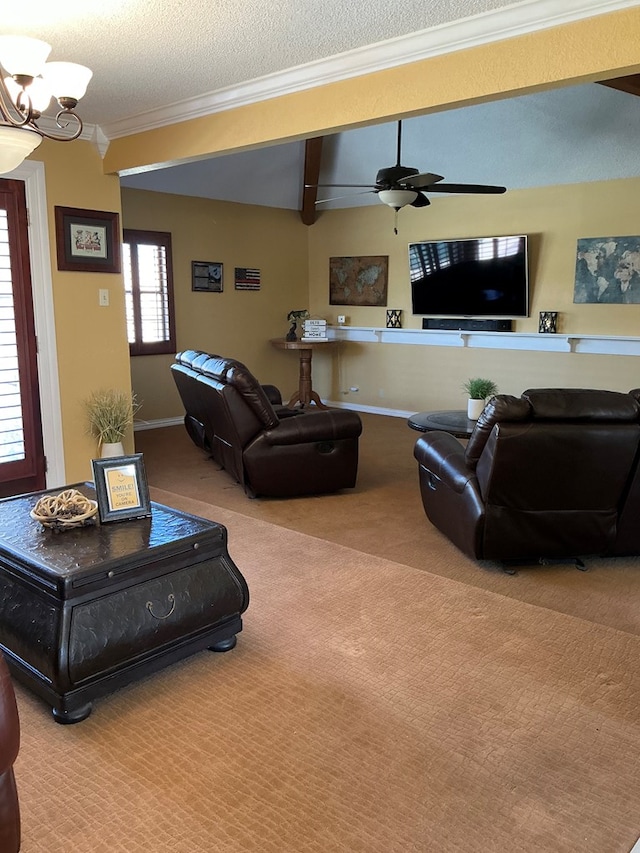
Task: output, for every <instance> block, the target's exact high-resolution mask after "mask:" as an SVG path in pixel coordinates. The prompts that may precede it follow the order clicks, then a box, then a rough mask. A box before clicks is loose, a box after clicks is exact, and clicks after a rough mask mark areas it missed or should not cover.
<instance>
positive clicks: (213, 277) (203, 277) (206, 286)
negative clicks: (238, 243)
mask: <svg viewBox="0 0 640 853" xmlns="http://www.w3.org/2000/svg"><path fill="white" fill-rule="evenodd" d="M222 288H223V285H222V264H221V263H219V262H218V261H191V290H204V291H207V292H208V293H222Z"/></svg>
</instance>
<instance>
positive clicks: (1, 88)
mask: <svg viewBox="0 0 640 853" xmlns="http://www.w3.org/2000/svg"><path fill="white" fill-rule="evenodd" d="M50 51H51V45H49V44H47V43H46V42H44V41H40V40H39V39H34V38H29V37H27V36H0V175H2V174H5V173H6V172H10V171H11V170H12V169H15V168H16V167H17V166H19V165H20V163H22V161H23V160H24V159H25V157H28V156H29V154H31V153H32V151H34V150H35V149H36V148H37V147H38V145H40V143H41V142H42V140H43V138H46V139H53V140H55V141H57V142H71V141H72V140H74V139H77V138H78V137H79V136H80V134H81V133H82V120H81V118H80V116H78V115H77V114H76V112H75V108H76V106H77V105H78V101H79V100H80V98H81V97H82V96H83V95H84V93H85V92H86V91H87V85H88V83H89V80H91V76H92V73H93V72H92V71H90V69H89V68H85V66H84V65H77V64H76V63H75V62H47V57H48V56H49V53H50ZM52 98H55V100H56V101H57V107H56V110H57V111H56V113H55V115H54V114H53V113H52V114H51V117H50V119H51V120H53V119H55V125H56V129H55V130H54V131H53V132H52V131H50V130H49V129H45V127H41V126H40V125H39V124H38V122H39V121H40V120H41V119H46V118H47V117H46V116H45V115H44V112H45V110H47V109H48V108H49V106H50V103H51V100H52ZM50 123H52V122H51V121H50ZM58 128H59V130H60V132H58V130H57V129H58Z"/></svg>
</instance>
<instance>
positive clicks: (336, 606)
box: [16, 489, 640, 853]
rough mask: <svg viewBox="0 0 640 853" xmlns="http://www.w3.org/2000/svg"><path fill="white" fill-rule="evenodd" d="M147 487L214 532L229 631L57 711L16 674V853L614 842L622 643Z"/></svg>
mask: <svg viewBox="0 0 640 853" xmlns="http://www.w3.org/2000/svg"><path fill="white" fill-rule="evenodd" d="M152 491H153V497H154V499H156V500H161V501H163V502H165V503H168V504H172V505H174V506H177V507H178V508H183V509H186V510H187V511H190V512H194V513H196V514H198V515H203V516H207V517H210V518H214V519H217V520H219V521H222V523H224V524H225V525H226V526H227V527H228V529H229V549H230V553H231V556H232V557H233V559H234V560H235V562H236V563H237V565H238V567H239V568H240V570H241V571H242V572H243V574H244V575H245V577H246V578H247V581H248V583H249V587H250V590H251V596H252V598H251V604H250V606H249V609H248V611H247V613H246V614H245V617H244V619H245V630H244V631H243V632H242V633H241V634H240V636H239V642H238V646H237V647H236V649H234V650H233V651H232V652H229V653H227V654H225V655H214V654H211V653H202V654H199V655H196V656H194V657H192V658H190V659H189V660H188V661H186V662H183V663H181V664H177V665H175V666H173V667H171V668H170V669H167V670H165V671H163V672H161V673H159V674H157V675H155V676H153V677H150V678H148V679H146V680H144V681H143V682H140V683H138V684H135V685H131V686H130V687H128V688H125V689H123V690H120V691H118V692H117V693H115V694H113V695H111V696H109V697H106V698H104V699H102V700H100V701H99V702H97V703H96V707H95V710H94V712H93V714H92V715H91V716H90V717H89V718H88V719H87V720H86V721H84V722H83V723H80V724H78V725H75V726H69V727H63V726H59V725H57V724H55V723H54V722H53V720H52V718H51V716H50V713H49V711H48V709H47V708H46V707H45V706H44V705H43V704H42V703H41V702H40V700H38V699H36V698H35V697H33V696H32V695H31V694H30V693H28V692H27V691H25V690H24V689H23V688H21V687H18V688H17V692H18V702H19V709H20V715H21V721H22V732H23V743H22V749H21V752H20V755H19V758H18V762H17V765H16V774H17V778H18V785H19V791H20V797H21V804H22V814H23V836H24V838H23V848H22V849H23V853H103V851H104V853H118V851H123V853H125V852H126V853H143V851H144V853H151V851H153V853H201V851H202V853H205V851H206V853H209V852H210V851H211V853H272V851H273V853H306V851H309V853H408V851H416V852H417V851H419V853H427V851H428V853H453V851H461V853H462V851H464V853H469V851H478V853H480V851H482V853H492V852H493V851H495V853H517V851H527V853H545V851H549V853H578V851H579V852H580V853H585V851H589V853H628V851H629V850H630V849H631V848H632V846H633V844H634V843H635V841H636V839H637V838H638V835H640V822H639V819H638V803H639V802H640V774H639V773H638V766H640V724H639V719H638V706H639V700H640V689H639V688H640V685H639V683H638V676H637V663H638V652H639V651H640V648H639V646H640V639H639V638H638V637H636V636H634V635H633V634H631V633H629V632H625V631H619V630H615V629H613V628H611V627H608V626H606V625H602V624H596V623H594V622H589V621H587V620H584V619H580V618H576V617H573V616H568V615H566V614H562V613H558V612H555V611H552V610H549V609H545V608H541V607H538V606H534V605H531V604H527V603H524V602H520V601H517V600H514V599H513V598H512V597H508V596H505V595H500V594H497V593H494V592H491V591H487V590H483V589H479V588H477V587H474V586H471V585H468V584H464V583H460V582H458V581H456V580H452V579H450V578H447V577H444V576H439V575H438V574H434V573H432V572H430V571H424V570H422V571H421V570H417V569H415V568H412V567H410V566H404V565H399V564H397V563H393V562H391V561H389V560H386V559H383V558H380V557H376V556H373V555H371V554H367V553H364V552H362V551H357V550H355V549H351V548H347V547H344V546H341V545H338V544H335V543H331V542H327V541H325V540H323V539H320V538H315V537H313V536H309V535H305V534H302V533H299V532H296V531H293V530H287V529H284V528H282V527H278V526H276V525H273V524H270V523H268V522H265V521H261V520H259V519H255V518H249V517H247V516H243V515H240V514H238V513H236V512H234V511H232V510H229V509H226V508H221V507H216V506H210V505H207V504H203V503H199V502H197V501H193V500H189V499H186V498H184V497H181V496H178V495H174V494H171V493H169V492H163V491H161V490H159V489H153V490H152ZM435 561H437V555H436V557H435V558H434V564H433V567H434V569H437V568H438V567H437V565H435Z"/></svg>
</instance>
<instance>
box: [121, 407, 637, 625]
mask: <svg viewBox="0 0 640 853" xmlns="http://www.w3.org/2000/svg"><path fill="white" fill-rule="evenodd" d="M361 417H362V421H363V433H362V437H361V439H360V463H359V467H358V483H357V486H356V488H355V489H347V490H345V491H343V492H339V493H337V494H333V495H319V496H317V497H311V498H308V497H305V498H289V499H286V500H277V499H269V498H258V499H257V500H249V498H247V496H246V495H245V493H244V491H243V490H242V487H241V486H239V485H238V484H237V483H236V482H234V480H233V479H232V478H231V477H229V475H228V474H227V473H226V472H225V471H221V470H219V469H218V467H217V465H216V464H215V463H214V462H212V461H211V460H210V459H207V458H206V457H205V456H204V454H203V453H202V452H201V451H200V450H198V448H197V447H195V445H194V444H193V443H192V442H191V440H190V439H189V437H188V436H187V433H186V430H185V429H184V427H182V426H177V427H168V428H164V429H157V430H149V431H147V432H140V433H137V434H136V449H137V450H139V451H140V452H142V453H143V454H144V461H145V467H146V470H147V473H148V477H149V483H150V484H151V485H152V486H156V487H159V488H161V489H167V490H168V491H171V492H174V493H177V494H180V495H183V496H184V497H188V498H194V499H195V500H200V501H204V502H206V503H210V504H214V505H216V506H219V507H226V508H228V509H232V510H235V511H236V512H240V513H242V514H243V515H247V516H251V517H252V518H259V519H261V520H263V521H270V522H272V523H273V524H277V525H279V526H281V527H287V528H289V529H292V530H298V531H300V532H301V533H309V534H311V535H313V536H320V537H322V538H323V539H328V540H329V541H330V542H336V543H339V544H341V545H347V546H348V547H350V548H355V549H356V550H358V551H363V552H365V553H367V554H372V555H375V556H379V557H386V558H387V559H390V560H393V561H394V562H397V563H402V564H404V565H407V566H412V567H414V568H417V569H423V570H426V571H429V572H432V573H434V574H438V575H442V576H443V577H448V578H452V579H454V580H458V581H461V582H462V583H464V584H468V585H470V586H474V587H478V588H480V589H487V590H490V591H492V592H498V593H500V594H501V595H506V596H509V597H510V598H514V599H516V600H518V601H526V602H528V603H529V604H536V605H538V606H541V607H547V608H549V609H551V610H557V611H558V612H560V613H566V614H568V615H571V616H579V617H580V618H582V619H588V620H589V621H591V622H598V623H599V624H602V625H608V626H609V627H611V628H618V629H620V630H623V631H629V632H631V633H633V634H636V635H638V636H640V558H638V557H624V558H617V559H599V558H596V557H590V558H588V559H587V560H586V563H587V566H588V571H587V572H586V573H584V572H579V571H577V570H576V569H575V568H574V567H573V566H570V565H558V564H555V565H550V566H539V565H538V566H533V567H523V568H521V569H519V571H518V574H517V575H516V576H515V577H510V576H509V575H506V574H504V572H503V571H502V569H501V567H500V566H499V565H498V564H496V563H491V562H488V561H487V562H483V563H480V564H479V563H477V562H475V561H474V560H470V559H468V558H467V557H465V556H464V555H463V554H461V553H460V551H458V550H457V548H455V547H454V546H453V545H452V544H451V543H450V542H449V540H448V539H447V538H446V537H444V536H443V535H442V534H441V533H439V531H438V530H436V529H435V528H434V527H433V526H432V525H431V524H430V523H429V521H428V519H427V518H426V516H425V514H424V510H423V508H422V501H421V499H420V490H419V486H418V465H417V462H416V461H415V459H414V457H413V447H414V444H415V442H416V438H417V433H416V432H414V431H413V430H411V429H409V428H408V427H407V425H406V421H404V420H403V419H402V418H390V417H384V416H381V415H372V414H369V413H364V414H362V415H361Z"/></svg>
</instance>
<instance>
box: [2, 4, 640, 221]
mask: <svg viewBox="0 0 640 853" xmlns="http://www.w3.org/2000/svg"><path fill="white" fill-rule="evenodd" d="M611 2H612V0H609V3H610V5H611ZM617 2H618V5H637V4H636V3H634V2H633V0H617ZM589 3H592V4H593V5H594V7H597V5H598V4H597V2H596V0H563V3H556V4H553V3H552V4H551V6H549V3H548V2H546V0H520V2H516V3H509V2H505V0H403V2H402V3H390V2H389V0H348V2H344V0H253V2H252V3H250V4H249V3H242V4H240V3H238V0H216V2H215V3H214V2H211V0H192V2H191V3H190V4H184V3H183V2H182V0H85V2H83V4H82V6H81V7H78V6H77V4H73V5H72V4H71V3H70V2H68V0H23V2H22V3H20V4H13V5H10V4H4V5H3V9H2V16H1V29H0V32H2V33H22V34H26V35H32V36H35V37H38V38H43V39H45V40H46V41H49V43H50V44H52V45H53V51H52V53H51V57H50V58H51V59H52V60H54V59H68V60H72V61H75V62H80V63H83V64H86V65H88V66H89V67H91V68H92V69H93V71H94V77H93V79H92V81H91V84H90V86H89V90H88V92H87V95H86V96H85V98H84V99H83V100H82V102H81V109H80V112H81V114H82V116H83V118H84V119H85V121H86V122H90V123H94V124H97V125H99V126H101V127H102V128H106V129H107V130H108V128H109V125H111V124H113V123H114V122H119V121H120V122H121V121H123V120H126V119H128V118H130V117H137V116H140V115H141V114H144V113H145V112H147V111H149V110H155V109H157V108H161V107H166V106H167V105H172V104H178V103H180V102H183V101H185V99H187V98H192V97H194V96H201V95H206V94H208V93H215V92H217V91H218V90H221V89H225V88H229V87H231V88H233V87H234V86H236V87H237V86H240V85H241V84H245V83H247V82H248V81H255V80H257V79H259V78H262V77H264V76H266V75H273V74H277V73H278V72H282V71H285V70H287V69H293V68H298V67H299V66H305V65H308V63H311V62H314V61H317V60H322V59H325V58H327V57H331V56H335V55H339V54H344V53H345V52H348V51H353V50H354V49H358V48H365V47H367V46H369V45H374V44H377V43H380V42H387V41H388V40H393V39H398V38H399V37H402V36H406V35H408V34H411V33H416V32H418V31H425V30H430V29H432V28H435V29H437V28H439V27H442V26H443V25H446V24H450V23H453V22H456V21H460V20H464V19H468V18H471V17H472V16H474V15H481V16H483V15H488V16H491V13H494V12H499V11H500V10H505V11H506V12H508V11H509V10H513V9H517V10H518V14H520V10H522V12H523V13H524V12H526V11H530V10H531V9H532V8H533V7H541V8H544V9H545V10H547V8H552V9H553V10H556V9H557V8H558V7H562V8H564V7H566V9H569V7H571V8H577V7H579V6H580V5H582V6H587V5H588V4H589ZM601 5H602V4H601ZM604 5H606V3H605V4H604ZM594 14H595V12H594ZM639 113H640V98H637V97H635V98H634V97H633V96H632V95H627V94H624V93H621V92H617V91H615V90H612V89H607V88H605V87H602V86H598V85H589V86H582V87H579V88H572V89H565V90H556V91H553V92H543V93H539V94H536V95H528V96H526V97H520V98H514V99H511V100H508V101H501V102H497V103H493V104H484V105H479V106H474V107H467V108H464V109H460V110H452V111H450V112H445V113H439V114H435V115H430V116H425V117H420V118H413V119H411V120H408V121H406V122H405V126H404V136H403V157H402V162H403V164H404V165H409V166H415V167H416V168H418V169H419V170H420V171H427V170H429V171H434V172H437V173H439V174H441V175H444V176H445V177H446V179H447V180H449V181H454V182H473V183H497V184H504V185H506V186H507V187H508V188H513V189H515V188H518V187H524V186H539V185H544V184H554V183H562V182H575V181H584V180H601V179H606V178H613V177H627V176H631V175H633V176H636V175H639V174H640V153H638V152H639V151H640V146H638V145H637V140H638V138H640V137H639V131H640V115H639ZM395 133H396V128H395V125H379V126H376V127H368V128H361V129H358V130H352V131H348V132H346V133H342V134H338V135H336V136H333V137H328V138H326V139H325V142H324V151H323V167H322V173H321V181H323V182H328V183H336V182H340V181H346V182H348V183H370V182H373V180H374V179H375V174H376V172H377V170H378V169H379V168H381V167H383V166H390V165H393V163H394V162H395V153H396V151H395V145H396V141H395ZM303 159H304V152H303V144H302V143H291V144H287V145H281V146H277V147H273V148H264V149H262V150H258V151H250V152H244V153H241V154H234V155H229V156H227V157H219V158H215V159H213V160H209V161H203V162H201V163H198V164H188V165H183V166H177V167H175V168H173V169H165V170H161V171H157V172H148V173H145V174H141V175H136V176H131V177H127V178H123V179H122V183H123V185H124V186H136V187H142V188H147V189H156V190H160V191H166V192H179V193H184V194H193V195H203V196H207V197H212V198H219V199H223V200H230V201H239V202H247V203H257V204H265V205H274V206H279V207H286V208H291V209H297V208H299V206H300V201H301V183H302V171H303ZM346 192H347V191H345V193H346ZM339 194H340V191H338V192H333V191H331V195H339ZM432 200H435V198H432ZM366 203H379V202H377V200H376V198H375V196H369V195H366V196H362V195H359V196H351V197H350V198H348V199H345V200H344V201H342V202H338V203H337V206H351V205H357V204H366ZM330 206H333V205H330Z"/></svg>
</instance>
